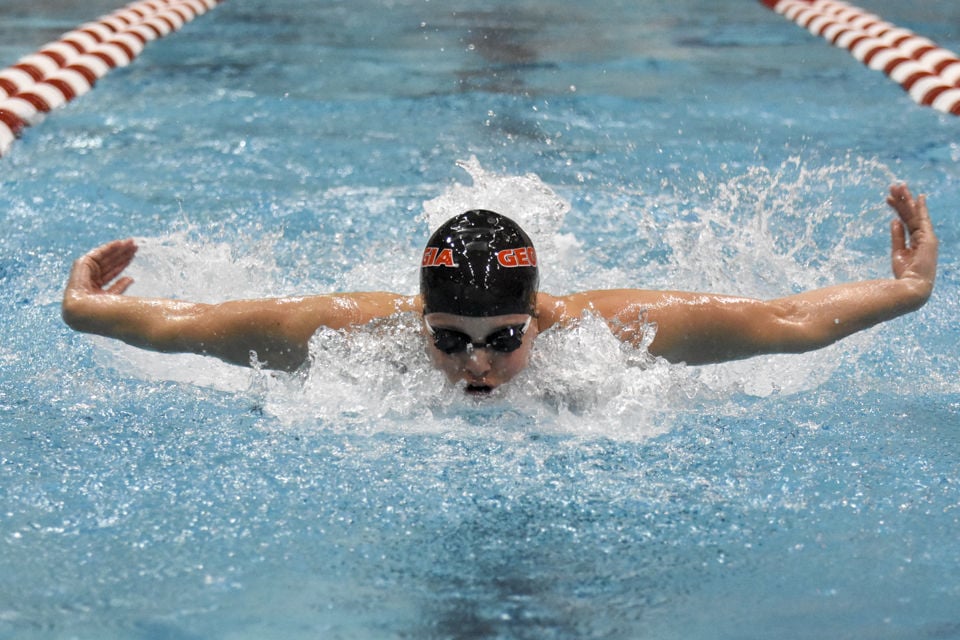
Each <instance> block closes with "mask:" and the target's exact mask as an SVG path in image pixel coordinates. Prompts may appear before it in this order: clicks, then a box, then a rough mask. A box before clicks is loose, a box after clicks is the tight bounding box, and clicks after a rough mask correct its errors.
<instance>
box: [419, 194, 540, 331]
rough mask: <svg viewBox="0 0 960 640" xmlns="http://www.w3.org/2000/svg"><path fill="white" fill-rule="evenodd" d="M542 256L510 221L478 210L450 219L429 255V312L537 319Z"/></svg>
mask: <svg viewBox="0 0 960 640" xmlns="http://www.w3.org/2000/svg"><path fill="white" fill-rule="evenodd" d="M539 281H540V276H539V272H538V271H537V254H536V251H535V250H534V248H533V242H531V241H530V238H529V237H528V236H527V234H526V233H524V231H523V229H521V228H520V226H519V225H517V223H515V222H514V221H513V220H510V219H509V218H507V217H505V216H502V215H500V214H499V213H494V212H493V211H485V210H482V209H477V210H473V211H467V212H466V213H461V214H460V215H458V216H454V217H453V218H451V219H450V220H447V222H445V223H444V224H443V225H442V226H441V227H440V228H439V229H437V230H436V231H435V232H434V233H433V235H432V236H430V240H429V241H428V242H427V246H426V248H425V249H424V251H423V261H422V263H421V267H420V295H421V296H422V297H423V312H424V314H428V313H451V314H454V315H459V316H471V317H487V316H499V315H509V314H517V313H528V314H531V315H534V308H535V306H536V299H537V287H538V285H539Z"/></svg>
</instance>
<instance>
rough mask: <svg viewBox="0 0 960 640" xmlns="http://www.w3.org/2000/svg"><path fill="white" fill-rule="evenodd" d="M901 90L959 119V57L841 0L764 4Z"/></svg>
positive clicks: (789, 0) (779, 0) (771, 1)
mask: <svg viewBox="0 0 960 640" xmlns="http://www.w3.org/2000/svg"><path fill="white" fill-rule="evenodd" d="M760 2H761V3H762V4H764V5H766V6H767V7H769V8H770V9H772V10H774V11H775V12H777V13H779V14H781V15H783V16H784V17H786V18H788V19H790V20H792V21H794V22H796V23H797V24H798V25H799V26H801V27H803V28H805V29H807V30H808V31H810V33H812V34H814V35H817V36H821V37H822V38H824V39H825V40H827V41H828V42H830V43H831V44H833V45H834V46H837V47H842V48H844V49H847V50H848V51H849V52H850V54H851V55H852V56H853V57H854V58H856V59H857V60H859V61H860V62H862V63H863V64H865V65H866V66H868V67H870V68H871V69H874V70H876V71H882V72H883V73H885V74H886V75H887V76H889V77H890V79H891V80H893V81H894V82H896V83H898V84H899V85H900V86H901V87H903V89H904V91H906V92H907V93H908V94H909V95H910V97H911V98H912V99H913V101H914V102H916V103H917V104H921V105H924V106H928V107H933V108H934V109H936V110H937V111H940V112H943V113H949V114H953V115H960V58H958V57H957V55H956V54H955V53H953V52H952V51H949V50H947V49H944V48H942V47H939V46H937V44H936V43H934V42H933V41H931V40H929V39H928V38H924V37H922V36H918V35H917V34H915V33H913V32H912V31H909V30H907V29H902V28H900V27H898V26H896V25H894V24H891V23H889V22H886V21H884V20H883V19H881V18H880V17H879V16H877V15H874V14H872V13H868V12H866V11H864V10H863V9H860V8H859V7H855V6H853V5H851V4H849V3H847V2H843V1H841V0H760Z"/></svg>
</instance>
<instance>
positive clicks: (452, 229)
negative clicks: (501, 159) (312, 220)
mask: <svg viewBox="0 0 960 640" xmlns="http://www.w3.org/2000/svg"><path fill="white" fill-rule="evenodd" d="M887 202H888V203H889V204H890V206H891V207H892V208H893V209H894V210H895V211H896V213H897V216H898V217H897V218H896V219H894V221H893V222H892V224H891V238H892V248H891V262H892V267H893V277H892V278H886V279H878V280H866V281H860V282H852V283H847V284H841V285H836V286H832V287H826V288H823V289H816V290H812V291H808V292H805V293H800V294H796V295H791V296H787V297H784V298H779V299H774V300H767V301H763V300H755V299H749V298H743V297H736V296H728V295H717V294H709V293H690V292H680V291H651V290H643V289H615V290H595V291H582V292H577V293H571V294H567V295H551V294H548V293H544V292H542V291H539V287H538V285H539V271H538V260H537V254H536V250H535V249H534V246H533V243H532V242H531V241H530V238H529V237H528V236H527V234H526V233H524V231H523V230H522V229H521V228H520V227H519V226H518V225H517V224H516V223H514V222H513V221H511V220H509V219H508V218H506V217H504V216H502V215H499V214H497V213H494V212H491V211H483V210H476V211H468V212H466V213H463V214H460V215H458V216H455V217H454V218H452V219H451V220H449V221H447V222H446V223H445V224H444V225H442V226H441V227H440V228H439V229H438V230H437V231H436V232H435V233H434V234H433V235H432V236H431V237H430V240H429V241H428V242H427V245H426V248H425V250H424V253H423V259H422V264H421V267H420V293H419V295H401V294H397V293H386V292H369V293H337V294H329V295H314V296H305V297H288V298H267V299H256V300H235V301H228V302H223V303H219V304H202V303H194V302H183V301H179V300H169V299H157V298H141V297H135V296H127V295H124V292H125V291H126V290H127V288H128V287H129V286H130V284H131V283H132V282H133V280H132V279H131V278H129V277H127V276H123V275H122V273H123V271H124V269H126V267H127V266H128V265H129V264H130V262H131V261H132V260H133V258H134V254H135V253H136V251H137V246H136V244H135V243H134V241H133V240H129V239H128V240H116V241H113V242H109V243H107V244H105V245H102V246H100V247H97V248H96V249H93V250H92V251H90V252H89V253H87V254H86V255H84V256H82V257H80V258H79V259H77V261H76V262H75V263H74V265H73V269H72V271H71V273H70V276H69V280H68V282H67V286H66V290H65V291H64V296H63V319H64V320H65V321H66V323H67V324H68V325H69V326H70V327H72V328H74V329H76V330H78V331H83V332H87V333H93V334H97V335H101V336H107V337H110V338H116V339H118V340H122V341H124V342H126V343H128V344H131V345H134V346H136V347H141V348H144V349H151V350H154V351H160V352H166V353H197V354H204V355H210V356H214V357H217V358H220V359H221V360H225V361H227V362H230V363H234V364H238V365H247V366H249V365H251V364H253V363H254V362H257V363H259V364H260V365H261V366H263V367H266V368H270V369H277V370H285V371H294V370H296V369H298V368H299V367H301V366H303V365H304V364H305V363H306V362H308V360H309V342H310V338H311V336H313V334H314V333H315V332H316V331H317V330H318V329H320V328H321V327H328V328H330V329H334V330H347V331H348V330H350V329H351V328H355V327H359V326H362V325H365V324H368V323H370V322H373V321H375V320H378V319H381V318H386V317H388V316H391V315H394V314H397V313H404V312H412V313H415V314H417V315H418V316H419V317H420V318H421V319H422V330H421V331H422V334H423V336H424V343H425V348H426V350H427V352H428V354H429V356H430V361H431V362H432V363H433V365H434V366H435V367H436V368H437V369H439V370H440V371H442V372H443V373H444V374H445V375H446V377H447V378H448V379H449V380H450V381H451V382H452V383H454V384H456V385H458V386H460V387H462V388H463V389H464V390H465V391H466V392H467V393H470V394H485V393H489V392H490V391H492V390H493V389H495V388H497V387H498V386H500V385H502V384H504V383H506V382H508V381H509V380H510V379H512V378H513V377H515V376H516V375H517V374H518V373H519V372H520V371H522V370H523V369H524V367H526V365H527V363H528V360H529V358H530V352H531V349H532V348H533V345H534V342H535V340H536V338H537V336H538V335H539V334H540V333H542V332H544V331H547V330H549V329H551V328H552V327H559V326H564V325H569V324H571V323H574V322H576V321H577V320H578V319H579V318H581V317H582V315H583V314H585V313H590V314H595V315H597V316H599V317H601V318H603V319H604V320H605V321H606V322H607V324H608V325H609V326H610V329H611V331H613V332H614V334H615V335H617V336H618V337H619V338H620V339H621V340H623V341H625V342H629V343H631V344H634V345H636V346H643V344H644V338H645V335H646V334H647V333H648V331H647V329H649V328H650V327H655V328H656V332H655V335H654V338H653V341H652V342H650V344H649V345H648V347H647V348H648V350H649V352H650V354H651V355H653V356H658V357H662V358H665V359H666V360H668V361H670V362H685V363H687V364H691V365H699V364H708V363H717V362H724V361H728V360H738V359H743V358H749V357H752V356H757V355H762V354H771V353H801V352H805V351H810V350H814V349H819V348H821V347H825V346H827V345H829V344H832V343H834V342H836V341H838V340H840V339H842V338H844V337H846V336H849V335H850V334H853V333H855V332H857V331H861V330H863V329H866V328H868V327H872V326H874V325H876V324H878V323H880V322H884V321H886V320H890V319H892V318H896V317H898V316H901V315H903V314H906V313H909V312H911V311H915V310H916V309H919V308H920V307H921V306H923V305H924V303H926V301H927V299H928V298H929V297H930V294H931V292H932V291H933V284H934V279H935V276H936V269H937V245H938V241H937V237H936V235H935V233H934V230H933V226H932V224H931V222H930V217H929V215H928V213H927V206H926V198H925V196H922V195H921V196H919V197H917V198H914V197H913V195H911V193H910V190H909V189H908V188H907V186H906V185H895V186H893V187H891V188H890V196H889V197H888V198H887Z"/></svg>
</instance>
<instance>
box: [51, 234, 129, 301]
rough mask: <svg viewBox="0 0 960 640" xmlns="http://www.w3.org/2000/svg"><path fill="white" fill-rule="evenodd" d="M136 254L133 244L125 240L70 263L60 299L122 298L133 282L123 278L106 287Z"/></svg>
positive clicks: (102, 246) (98, 248) (115, 242)
mask: <svg viewBox="0 0 960 640" xmlns="http://www.w3.org/2000/svg"><path fill="white" fill-rule="evenodd" d="M136 253H137V244H136V243H135V242H134V241H133V240H132V239H129V238H128V239H126V240H114V241H113V242H108V243H106V244H104V245H101V246H99V247H97V248H96V249H93V250H92V251H90V252H88V253H86V254H85V255H83V256H81V257H80V258H78V259H77V260H76V261H75V262H74V263H73V269H72V270H71V271H70V278H69V279H68V280H67V288H66V291H65V292H64V298H65V299H66V298H67V297H68V296H74V295H83V294H93V295H103V294H122V293H123V292H125V291H126V290H127V289H128V288H129V287H130V285H131V284H133V278H130V277H127V276H124V277H122V278H119V279H117V280H116V282H113V284H110V283H111V282H112V281H113V280H114V279H115V278H117V276H119V275H120V274H121V273H123V270H124V269H126V268H127V267H128V266H129V265H130V263H131V262H132V261H133V256H135V255H136ZM108 285H109V286H108Z"/></svg>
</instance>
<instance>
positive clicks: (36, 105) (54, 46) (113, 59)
mask: <svg viewBox="0 0 960 640" xmlns="http://www.w3.org/2000/svg"><path fill="white" fill-rule="evenodd" d="M220 2H223V0H138V1H137V2H133V3H131V4H129V5H127V6H125V7H123V8H121V9H117V10H116V11H114V12H113V13H110V14H107V15H105V16H101V17H100V18H98V19H96V20H95V21H93V22H87V23H84V24H82V25H80V26H78V27H77V28H76V29H74V30H72V31H68V32H67V33H65V34H63V35H62V36H61V37H60V39H59V40H57V41H55V42H51V43H48V44H46V45H44V46H43V47H41V48H40V49H39V50H38V51H36V52H35V53H32V54H30V55H27V56H24V57H23V58H21V59H20V60H19V61H17V63H16V64H13V65H11V66H9V67H7V68H6V69H3V70H2V71H0V156H3V155H5V154H6V153H7V151H9V149H10V147H11V146H12V145H13V142H14V141H15V140H16V138H17V136H19V135H20V133H21V132H22V131H23V130H24V128H26V127H29V126H32V125H34V124H36V123H38V122H39V121H40V120H42V119H43V117H44V116H45V114H47V113H49V112H50V111H52V110H54V109H57V108H59V107H62V106H63V105H64V104H66V103H67V102H70V101H71V100H73V99H74V98H77V97H79V96H81V95H83V94H85V93H87V92H88V91H90V89H92V88H93V85H94V84H95V83H96V81H97V80H99V79H100V78H102V77H103V76H105V75H106V74H107V73H109V72H110V70H111V69H114V68H116V67H123V66H126V65H128V64H130V63H131V62H132V61H133V59H134V58H136V57H137V56H138V55H140V52H141V51H143V49H144V48H145V47H146V46H147V45H148V44H149V43H150V42H152V41H154V40H157V39H159V38H162V37H164V36H166V35H169V34H170V33H173V32H175V31H178V30H179V29H180V28H181V27H183V25H185V24H186V23H188V22H190V21H191V20H193V19H194V18H196V17H197V16H200V15H203V14H204V13H206V12H207V11H209V10H210V9H213V8H214V7H216V6H217V5H218V4H219V3H220Z"/></svg>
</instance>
